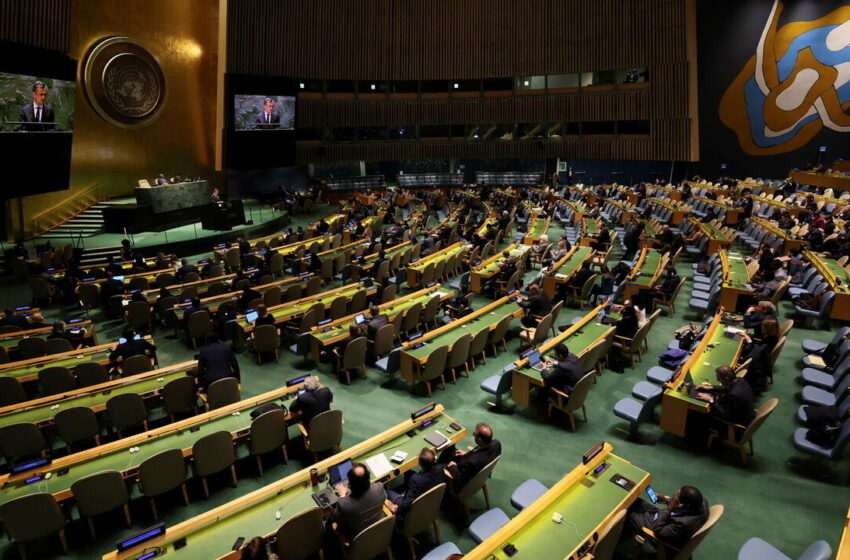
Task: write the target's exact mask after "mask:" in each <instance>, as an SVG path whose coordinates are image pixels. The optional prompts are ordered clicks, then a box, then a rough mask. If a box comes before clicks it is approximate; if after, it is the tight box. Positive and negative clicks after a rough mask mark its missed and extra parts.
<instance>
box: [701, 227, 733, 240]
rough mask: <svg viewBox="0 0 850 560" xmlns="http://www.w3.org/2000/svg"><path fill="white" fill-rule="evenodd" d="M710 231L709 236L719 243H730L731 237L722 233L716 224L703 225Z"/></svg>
mask: <svg viewBox="0 0 850 560" xmlns="http://www.w3.org/2000/svg"><path fill="white" fill-rule="evenodd" d="M702 225H703V226H704V227H705V229H707V230H708V236H709V237H711V238H712V239H716V240H717V241H729V237H727V236H726V234H725V233H723V232H722V231H720V230H719V229H718V228H717V226H715V225H714V224H705V223H704V224H702Z"/></svg>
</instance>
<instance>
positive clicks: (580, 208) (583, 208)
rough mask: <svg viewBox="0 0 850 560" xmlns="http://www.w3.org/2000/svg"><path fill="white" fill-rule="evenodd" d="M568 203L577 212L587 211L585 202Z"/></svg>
mask: <svg viewBox="0 0 850 560" xmlns="http://www.w3.org/2000/svg"><path fill="white" fill-rule="evenodd" d="M567 204H568V205H570V206H572V207H573V210H575V211H576V212H587V206H585V205H584V202H567Z"/></svg>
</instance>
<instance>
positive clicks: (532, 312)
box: [519, 284, 552, 328]
mask: <svg viewBox="0 0 850 560" xmlns="http://www.w3.org/2000/svg"><path fill="white" fill-rule="evenodd" d="M519 306H520V307H522V308H523V309H524V310H525V317H523V318H522V319H521V320H520V322H521V323H522V324H523V326H524V327H527V328H534V327H536V326H537V323H538V321H539V320H540V319H539V318H540V317H545V316H546V315H548V314H549V312H550V311H552V300H550V299H549V296H547V295H546V293H545V292H543V291H541V290H540V286H538V285H537V284H531V285H529V286H528V297H527V298H526V299H525V300H523V301H521V302H519Z"/></svg>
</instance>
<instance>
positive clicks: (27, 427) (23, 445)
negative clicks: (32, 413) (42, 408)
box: [0, 422, 48, 464]
mask: <svg viewBox="0 0 850 560" xmlns="http://www.w3.org/2000/svg"><path fill="white" fill-rule="evenodd" d="M47 449H48V446H47V441H46V440H45V439H44V434H42V433H41V430H40V429H39V428H38V426H36V425H35V424H30V423H29V422H21V423H19V424H10V425H8V426H4V427H2V428H0V453H2V454H3V457H5V458H6V462H7V463H9V464H12V463H15V462H17V461H18V460H20V459H26V458H30V457H38V456H42V455H44V454H45V453H46V452H47Z"/></svg>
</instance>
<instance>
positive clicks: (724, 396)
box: [711, 378, 755, 426]
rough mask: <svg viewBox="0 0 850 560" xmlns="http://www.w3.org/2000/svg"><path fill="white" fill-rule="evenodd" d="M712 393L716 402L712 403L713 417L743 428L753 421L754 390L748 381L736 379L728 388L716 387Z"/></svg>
mask: <svg viewBox="0 0 850 560" xmlns="http://www.w3.org/2000/svg"><path fill="white" fill-rule="evenodd" d="M712 392H713V393H714V395H715V400H714V402H713V403H711V415H712V416H714V417H715V418H717V419H718V420H723V421H725V422H731V423H733V424H741V425H743V426H746V425H748V424H749V423H750V422H752V421H753V417H754V416H755V412H754V411H753V406H754V403H755V398H754V397H753V388H752V387H751V386H750V384H749V382H748V381H747V380H746V379H743V378H735V379H734V380H733V381H732V382H731V383H730V384H729V385H728V386H726V387H716V388H714V389H713V390H712Z"/></svg>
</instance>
